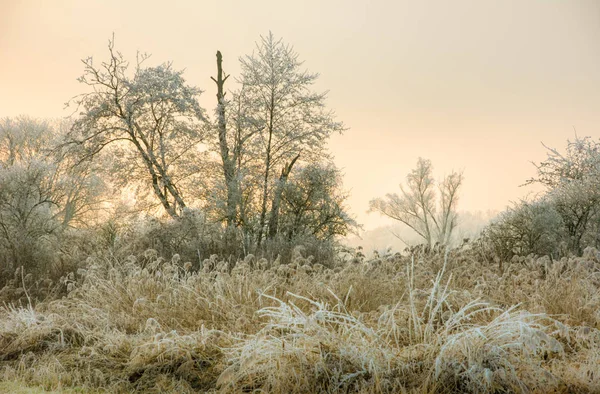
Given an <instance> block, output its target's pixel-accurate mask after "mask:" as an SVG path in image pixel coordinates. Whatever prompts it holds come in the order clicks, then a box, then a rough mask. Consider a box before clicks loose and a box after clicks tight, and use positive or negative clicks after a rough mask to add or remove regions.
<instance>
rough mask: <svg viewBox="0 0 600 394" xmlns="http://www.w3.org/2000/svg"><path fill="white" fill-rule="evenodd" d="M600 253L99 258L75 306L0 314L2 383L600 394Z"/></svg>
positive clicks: (79, 278) (77, 282)
mask: <svg viewBox="0 0 600 394" xmlns="http://www.w3.org/2000/svg"><path fill="white" fill-rule="evenodd" d="M593 252H594V251H588V253H586V255H585V257H583V258H571V259H563V260H561V261H557V262H551V261H550V260H549V259H547V258H536V257H533V256H530V257H524V258H515V259H513V261H512V262H511V263H510V264H508V263H507V264H505V265H504V272H499V271H498V269H497V268H496V267H495V266H493V267H492V266H488V265H484V264H481V263H479V262H478V261H477V259H476V258H475V257H474V256H472V255H471V254H470V252H469V251H468V250H457V251H452V252H450V253H449V254H448V255H446V256H440V255H437V256H429V257H427V258H424V259H423V258H409V257H401V256H397V255H396V256H384V257H381V258H379V259H377V260H372V261H367V262H364V263H363V262H358V263H357V262H348V263H346V264H339V266H338V267H337V268H335V269H333V270H332V269H326V268H325V267H322V266H319V265H313V264H312V263H311V262H310V259H305V258H302V256H297V258H296V259H295V261H294V262H293V263H292V264H289V265H279V264H278V262H277V261H275V262H268V261H266V260H259V261H254V258H253V257H251V256H250V257H249V258H247V259H246V260H245V261H240V262H238V263H237V264H236V265H235V267H231V266H230V265H229V264H228V263H226V262H221V261H219V259H218V258H216V257H213V258H211V259H209V260H206V261H205V262H204V265H203V269H202V270H200V271H199V272H190V271H189V270H188V269H189V268H188V267H189V264H184V263H182V262H180V261H179V259H178V257H177V256H175V257H174V258H173V260H171V261H165V260H163V259H160V258H158V257H157V256H156V254H155V253H154V252H153V251H151V250H150V251H147V252H146V253H145V254H144V255H142V256H137V257H130V258H128V259H125V260H123V261H117V260H115V259H112V258H96V259H91V260H90V261H89V264H88V266H87V268H86V270H80V272H79V273H78V274H77V275H76V277H73V283H74V284H73V285H72V286H71V288H72V290H71V291H70V293H69V294H68V296H66V297H64V298H62V299H58V300H54V301H47V302H43V303H40V304H37V305H36V306H35V307H31V306H25V307H11V306H5V307H3V308H1V309H0V381H6V382H18V383H11V384H16V385H17V386H14V387H18V388H19V390H22V391H21V392H28V391H26V390H27V388H25V386H29V387H34V388H35V389H32V390H34V391H32V392H39V391H35V390H39V389H40V388H41V389H46V390H57V391H60V390H64V389H68V388H73V390H77V391H84V392H111V393H113V392H115V393H121V392H122V393H128V392H172V393H191V392H232V393H233V392H242V391H243V392H254V391H262V392H278V393H294V392H296V393H305V392H329V393H337V392H365V393H367V392H368V393H371V392H381V393H396V392H406V393H458V392H472V393H509V392H537V393H548V392H581V393H588V392H589V393H592V392H600V373H598V372H597V371H598V370H600V356H599V354H600V330H599V328H600V312H599V311H600V274H599V272H600V262H599V261H597V260H596V257H594V256H598V254H597V253H593ZM231 268H233V269H231ZM7 384H8V383H7ZM5 386H6V384H5ZM0 387H2V386H0ZM11 387H12V386H11ZM15 390H16V389H15Z"/></svg>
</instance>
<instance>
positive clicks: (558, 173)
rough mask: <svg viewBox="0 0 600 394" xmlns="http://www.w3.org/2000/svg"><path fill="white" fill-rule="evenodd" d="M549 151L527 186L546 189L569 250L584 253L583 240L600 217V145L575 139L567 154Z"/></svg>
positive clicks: (589, 140)
mask: <svg viewBox="0 0 600 394" xmlns="http://www.w3.org/2000/svg"><path fill="white" fill-rule="evenodd" d="M544 146H545V145H544ZM546 149H547V150H548V153H547V158H546V160H545V161H543V162H541V163H539V164H536V168H537V172H538V174H537V177H535V178H531V179H529V180H528V181H527V183H526V184H532V183H540V184H542V185H544V186H545V187H546V197H547V198H548V199H549V200H550V201H551V202H552V204H553V205H554V207H555V209H556V211H557V212H558V213H559V214H560V216H561V217H562V220H563V223H564V226H565V229H566V231H567V234H568V236H569V249H570V250H571V251H572V252H574V253H576V254H581V252H582V239H583V237H584V235H585V234H586V232H588V231H593V230H594V229H592V228H591V227H592V226H591V225H590V224H591V223H592V222H593V219H594V218H595V217H596V216H597V215H599V214H600V143H599V142H594V141H592V139H591V138H590V137H585V138H579V137H576V139H575V141H568V142H567V149H566V153H565V154H561V153H560V152H558V150H556V149H553V148H548V147H546ZM596 238H597V239H598V238H599V237H598V236H596Z"/></svg>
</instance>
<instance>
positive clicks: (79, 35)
mask: <svg viewBox="0 0 600 394" xmlns="http://www.w3.org/2000/svg"><path fill="white" fill-rule="evenodd" d="M269 30H271V31H272V32H273V33H274V34H275V35H276V36H277V37H283V39H284V40H285V41H286V42H287V43H289V44H292V45H293V46H294V47H295V49H296V51H297V52H298V53H299V54H300V58H301V59H303V60H305V66H306V68H308V69H309V70H311V71H313V72H318V73H320V74H321V77H320V79H319V82H318V84H317V88H318V89H320V90H329V91H330V93H329V100H328V104H329V106H330V107H331V108H332V109H334V110H335V111H336V113H337V115H338V117H339V119H340V120H343V121H344V122H345V124H346V125H347V126H348V127H349V130H348V131H347V132H346V133H345V134H344V135H342V136H336V137H334V138H333V140H332V141H331V144H330V146H331V150H332V152H333V153H334V155H335V158H336V163H337V165H338V166H339V167H341V168H343V169H344V172H345V185H346V188H348V189H350V191H351V198H350V204H351V207H352V209H353V211H354V213H355V214H356V215H357V217H358V218H359V221H360V222H362V223H364V224H365V225H366V227H367V228H372V227H373V226H376V225H378V224H381V223H382V220H381V219H380V218H378V217H377V215H376V214H370V215H367V214H366V210H367V209H368V201H369V200H370V199H371V198H373V197H377V196H381V195H384V194H385V193H387V192H394V191H397V190H398V183H400V182H401V181H403V179H404V177H405V175H406V174H407V173H408V171H410V169H411V168H412V167H413V166H414V164H415V163H416V161H417V158H418V157H419V156H422V157H426V158H429V159H431V160H432V161H433V164H434V166H435V168H436V173H437V175H438V176H440V177H441V176H442V175H443V174H444V173H447V172H449V171H450V170H451V169H463V170H464V173H465V177H466V181H465V184H464V188H463V191H462V195H461V203H460V205H461V206H460V207H461V209H467V210H487V209H503V208H504V207H505V206H506V205H507V204H508V203H509V201H511V200H516V199H518V198H519V197H522V196H524V195H525V194H526V193H527V192H528V190H531V189H527V188H519V184H521V183H523V181H525V180H526V179H527V178H528V177H531V176H533V175H534V173H535V171H534V167H533V165H532V164H531V163H530V161H532V160H533V161H540V160H542V159H543V158H544V157H545V150H544V148H543V147H542V145H541V143H540V142H542V141H543V142H544V143H546V144H547V145H549V146H554V147H560V148H562V147H564V146H565V144H566V140H567V139H568V138H572V137H574V131H573V128H575V129H576V130H577V133H578V135H580V136H584V135H591V136H593V137H594V138H598V137H600V128H599V125H600V1H598V0H590V1H576V0H569V1H567V0H565V1H552V0H539V1H533V0H532V1H528V0H514V1H483V0H473V1H457V0H453V1H416V0H414V1H400V0H395V1H370V2H368V1H362V2H361V1H350V0H346V1H329V0H317V1H314V0H302V1H296V2H293V3H292V2H289V1H283V0H271V1H260V0H256V1H236V2H232V1H214V2H209V1H200V0H198V1H191V0H190V1H177V0H171V1H168V2H167V1H164V0H161V1H148V0H144V1H131V0H129V1H122V0H119V1H116V0H102V1H100V0H98V1H86V0H54V1H43V0H38V1H25V0H0V117H4V116H15V115H18V114H29V115H33V116H40V117H58V116H63V115H66V114H68V112H67V111H65V110H64V103H65V102H66V101H68V100H69V99H70V98H71V97H73V96H74V95H76V94H78V93H81V92H83V91H85V89H84V87H83V86H81V85H80V84H79V83H78V82H77V81H76V78H77V77H78V76H79V75H81V72H82V70H83V67H82V64H81V62H80V59H82V58H84V57H87V56H90V55H93V56H94V57H95V58H97V59H98V60H103V59H105V58H106V53H107V51H106V44H107V40H108V38H110V37H111V35H112V33H113V32H114V33H115V36H116V47H117V49H119V50H120V51H121V52H123V54H124V55H125V56H126V57H127V58H129V59H132V60H134V59H135V54H136V51H137V50H140V51H145V52H149V53H152V58H151V59H152V62H151V63H153V64H155V63H162V62H164V61H172V62H173V64H174V66H175V68H177V69H182V68H185V69H186V77H187V79H188V81H189V82H190V83H192V84H194V85H197V86H199V87H200V88H202V89H203V90H205V94H204V97H203V99H202V104H203V106H204V107H205V108H207V109H209V110H212V107H213V103H214V101H215V99H214V93H215V87H214V84H213V83H212V81H211V80H210V76H211V75H214V74H215V52H216V50H217V49H219V50H221V51H222V52H223V56H224V62H225V63H224V66H225V70H226V71H227V72H228V73H231V74H233V75H236V74H237V72H238V70H239V66H238V60H237V59H238V57H239V56H241V55H244V54H247V53H250V52H252V50H253V48H254V42H255V41H257V40H258V39H259V36H260V35H261V34H262V35H264V34H267V33H268V31H269Z"/></svg>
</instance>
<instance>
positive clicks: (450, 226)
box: [369, 158, 463, 248]
mask: <svg viewBox="0 0 600 394" xmlns="http://www.w3.org/2000/svg"><path fill="white" fill-rule="evenodd" d="M432 171H433V166H432V165H431V161H429V160H426V159H423V158H419V160H418V161H417V166H416V168H415V169H413V170H412V171H411V172H410V173H409V174H408V175H407V177H406V187H404V186H402V185H400V191H401V195H398V194H396V193H393V194H387V195H386V196H385V198H376V199H374V200H371V201H370V202H369V206H370V211H371V212H379V213H380V214H382V215H384V216H387V217H389V218H392V219H394V220H398V221H400V222H402V223H404V224H406V225H407V226H408V227H410V228H411V229H413V230H414V231H415V232H416V233H417V234H419V236H421V237H422V238H423V240H424V241H425V244H426V245H427V246H428V247H429V248H431V246H432V244H433V242H434V241H437V242H439V243H440V244H443V245H447V244H448V243H449V241H450V237H451V236H452V232H453V230H454V229H455V228H456V225H457V213H456V206H457V204H458V191H459V190H460V187H461V185H462V182H463V175H462V173H458V172H452V173H451V174H450V175H448V176H446V177H445V178H444V179H443V181H442V182H441V183H440V184H439V186H438V190H437V192H439V201H436V199H437V195H436V194H437V193H436V188H435V181H434V179H433V176H432Z"/></svg>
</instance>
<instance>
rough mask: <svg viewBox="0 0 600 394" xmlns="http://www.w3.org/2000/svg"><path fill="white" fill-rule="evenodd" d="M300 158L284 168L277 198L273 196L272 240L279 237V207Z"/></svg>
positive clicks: (276, 192) (270, 223) (270, 225)
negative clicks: (289, 177) (284, 190)
mask: <svg viewBox="0 0 600 394" xmlns="http://www.w3.org/2000/svg"><path fill="white" fill-rule="evenodd" d="M299 157H300V154H298V155H296V157H294V158H293V159H292V161H291V162H290V163H289V164H286V165H284V166H283V169H282V170H281V175H280V176H279V183H278V184H277V188H276V189H275V196H273V202H272V204H271V216H270V219H269V232H268V235H269V239H272V238H274V237H275V235H277V231H278V227H279V207H280V206H281V195H282V194H283V188H284V187H285V184H286V182H287V179H288V176H289V175H290V172H291V171H292V168H293V167H294V164H295V163H296V160H298V158H299Z"/></svg>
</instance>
